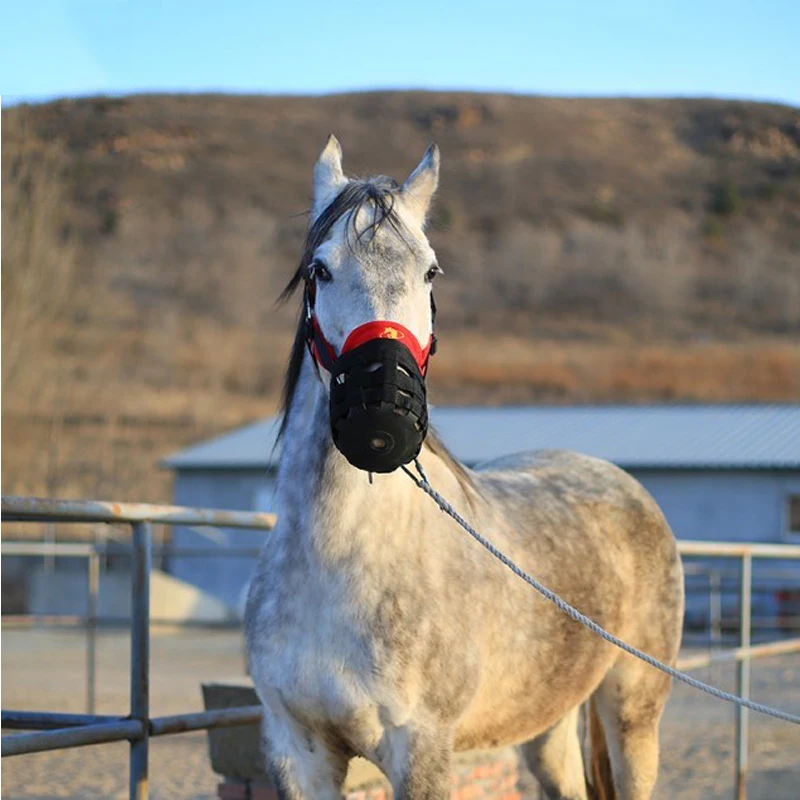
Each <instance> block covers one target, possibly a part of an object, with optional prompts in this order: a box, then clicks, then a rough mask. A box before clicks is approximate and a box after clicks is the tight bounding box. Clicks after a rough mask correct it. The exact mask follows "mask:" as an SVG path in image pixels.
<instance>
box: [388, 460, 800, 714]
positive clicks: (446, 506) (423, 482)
mask: <svg viewBox="0 0 800 800" xmlns="http://www.w3.org/2000/svg"><path fill="white" fill-rule="evenodd" d="M414 465H415V466H416V468H417V470H418V471H419V474H420V478H418V477H417V476H416V475H414V474H413V473H412V472H411V471H410V470H409V469H408V468H407V467H403V471H404V472H405V473H406V475H408V476H409V477H410V478H411V480H412V481H414V483H416V484H417V486H419V488H420V489H422V491H423V492H425V494H427V495H428V496H429V497H431V498H432V499H433V501H434V502H435V503H436V505H438V506H439V508H440V509H441V510H442V511H444V512H445V513H446V514H449V515H450V516H451V517H452V518H453V519H454V520H455V521H456V522H457V523H458V524H459V525H460V526H461V527H462V528H463V529H464V530H465V531H466V532H467V533H468V534H469V535H470V536H471V537H472V538H473V539H475V540H476V541H477V542H478V543H479V544H481V545H482V546H483V547H485V548H486V549H487V550H488V551H489V552H490V553H491V554H492V555H493V556H494V557H495V558H496V559H498V560H499V561H501V562H502V563H503V564H505V566H507V567H508V568H509V569H510V570H511V571H512V572H513V573H514V574H515V575H517V576H519V577H520V578H522V580H524V581H525V582H526V583H528V584H530V585H531V586H532V587H533V588H534V589H536V591H537V592H539V594H541V595H542V596H543V597H545V598H546V599H547V600H549V601H550V602H551V603H553V604H554V605H555V606H556V608H558V609H560V610H561V611H563V612H564V613H565V614H567V615H568V616H570V617H572V619H574V620H575V622H580V624H581V625H584V626H585V627H587V628H588V629H589V630H590V631H592V632H593V633H596V634H597V635H598V636H600V637H601V638H603V639H605V640H606V641H607V642H610V643H611V644H613V645H616V646H617V647H619V648H620V649H621V650H624V651H625V652H626V653H630V654H631V655H632V656H635V657H636V658H638V659H640V660H642V661H644V662H645V663H646V664H650V666H651V667H655V668H656V669H659V670H661V671H662V672H664V673H666V674H667V675H669V676H670V677H671V678H675V679H676V680H679V681H683V683H685V684H687V685H689V686H692V687H694V688H695V689H699V690H700V691H701V692H706V693H707V694H710V695H712V697H718V698H719V699H720V700H727V701H728V702H729V703H736V704H737V705H740V706H744V707H745V708H749V709H750V710H751V711H758V712H759V713H761V714H767V715H768V716H770V717H775V718H776V719H781V720H784V721H785V722H791V723H793V724H795V725H800V716H796V715H795V714H788V713H786V712H785V711H779V710H778V709H776V708H771V707H770V706H764V705H761V703H754V702H753V701H752V700H746V699H745V698H744V697H739V696H738V695H735V694H730V693H729V692H723V691H722V689H718V688H717V687H716V686H709V685H708V684H707V683H703V682H702V681H698V680H697V679H696V678H692V677H691V676H690V675H687V674H686V673H685V672H681V671H680V670H677V669H675V668H674V667H670V666H669V665H668V664H664V663H663V662H661V661H659V660H658V659H657V658H653V656H649V655H647V653H643V652H642V651H641V650H637V649H636V648H635V647H631V645H629V644H627V643H626V642H623V641H622V639H618V638H617V637H616V636H614V635H613V634H612V633H609V632H608V631H607V630H605V629H604V628H601V627H600V626H599V625H598V624H597V623H596V622H595V621H594V620H592V619H589V617H587V616H586V615H585V614H581V612H580V611H578V609H577V608H575V607H574V606H571V605H570V604H569V603H567V602H566V601H565V600H562V599H561V598H560V597H559V596H558V595H557V594H556V593H555V592H554V591H552V590H550V589H548V588H547V587H546V586H545V585H544V584H542V583H539V581H537V580H536V578H534V577H532V576H531V575H529V574H528V573H527V572H525V571H524V570H522V569H520V568H519V567H518V566H517V565H516V564H515V563H514V562H513V561H512V560H511V559H510V558H508V556H506V555H505V554H503V553H501V552H500V551H499V550H498V549H497V548H496V547H495V546H494V545H493V544H492V543H491V542H490V541H488V540H487V539H484V537H483V536H481V534H479V533H478V532H477V531H476V530H475V529H474V528H473V527H472V526H471V525H470V524H469V523H468V522H467V521H466V520H465V519H464V518H463V517H462V516H460V515H459V513H458V512H457V511H456V510H455V509H454V508H453V507H452V506H451V505H450V503H448V502H447V500H445V499H444V498H443V497H442V496H441V495H440V494H439V493H438V492H437V491H436V490H435V489H434V488H433V487H432V486H431V485H430V483H429V482H428V476H427V475H426V474H425V470H423V469H422V465H421V464H420V463H419V461H418V460H416V459H415V460H414Z"/></svg>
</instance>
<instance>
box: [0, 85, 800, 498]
mask: <svg viewBox="0 0 800 800" xmlns="http://www.w3.org/2000/svg"><path fill="white" fill-rule="evenodd" d="M798 120H799V117H798V113H797V111H796V110H795V109H791V108H786V107H782V106H771V105H761V104H752V103H735V102H717V101H649V100H648V101H638V100H557V99H551V98H525V97H513V98H512V97H507V96H500V95H468V94H441V93H431V94H424V93H384V94H366V95H347V96H339V97H328V98H313V99H310V98H228V97H202V96H194V97H136V98H125V99H119V100H108V99H89V100H81V101H62V102H58V103H52V104H48V105H44V106H40V107H35V108H24V107H23V108H16V109H11V110H8V111H4V112H3V127H4V130H3V133H4V141H3V232H4V234H5V235H4V237H3V302H4V304H3V344H2V346H3V378H4V380H3V421H4V423H5V425H4V426H3V445H4V447H3V490H4V491H5V492H19V493H38V494H44V493H46V494H50V495H55V494H59V495H65V496H76V495H89V496H98V495H103V496H112V495H114V496H117V497H125V498H136V499H147V500H151V501H164V500H168V499H169V498H170V480H169V475H168V474H166V473H164V472H161V471H158V470H156V469H155V467H154V464H155V463H156V461H157V460H158V459H160V458H161V457H163V456H164V455H166V454H168V453H170V452H171V451H173V450H175V449H177V448H179V447H182V446H184V445H188V444H190V443H192V442H195V441H197V440H199V439H202V438H205V437H208V436H211V435H214V434H217V433H219V432H222V431H224V430H228V429H230V428H232V427H235V426H236V425H239V424H241V423H243V422H246V421H249V420H251V419H254V418H257V417H260V416H263V415H265V414H269V413H271V412H273V411H274V410H275V408H276V406H277V402H278V394H279V391H280V384H281V380H282V372H283V365H284V359H285V354H286V353H287V352H288V346H289V339H290V336H291V332H292V329H293V323H294V314H295V310H294V309H293V308H285V309H275V308H274V306H273V300H274V298H275V297H276V296H277V294H278V293H279V291H280V288H281V287H282V285H283V283H284V281H285V278H286V276H287V275H288V274H289V273H290V271H291V268H292V264H293V262H294V260H295V257H296V255H297V253H298V252H299V248H300V242H301V238H302V235H303V231H304V226H305V220H304V218H303V217H302V213H301V212H302V211H303V210H304V209H305V208H306V206H307V203H308V185H309V176H310V167H311V163H312V161H313V159H314V157H315V156H316V153H317V151H318V149H319V147H320V146H321V143H322V142H323V141H324V138H325V134H326V133H327V131H328V130H330V129H331V128H334V129H335V130H336V131H337V132H338V133H339V134H340V137H341V139H342V141H343V142H344V143H345V150H346V166H347V168H348V170H350V171H351V172H353V173H356V174H372V173H375V172H376V171H386V172H388V173H389V174H394V175H396V176H397V177H403V175H404V174H405V172H407V170H408V169H410V168H411V166H412V165H413V164H414V163H415V162H416V160H417V159H418V158H419V155H420V154H421V153H422V151H423V150H424V147H425V145H426V144H427V142H428V141H429V140H430V139H432V138H436V139H437V140H438V141H439V143H440V145H441V147H442V151H443V154H444V167H443V176H442V190H441V196H440V198H439V202H438V209H437V216H436V220H435V224H434V230H433V232H432V241H433V244H434V245H435V247H436V249H437V252H438V254H439V260H440V262H441V263H442V264H443V266H444V268H445V271H446V273H447V277H446V278H445V279H443V280H442V282H441V283H440V284H439V285H438V288H437V300H438V304H439V309H440V323H441V324H440V339H441V343H442V347H441V353H440V355H438V356H437V358H436V360H435V362H434V365H433V368H432V378H431V382H432V397H433V399H434V401H435V402H438V403H503V402H528V401H539V402H559V403H561V402H563V403H567V402H580V403H589V402H648V401H679V400H685V401H701V402H706V401H722V402H733V401H745V400H748V401H750V400H752V401H789V400H796V399H797V398H798V396H800V384H799V381H800V350H799V349H798V344H797V342H798V339H800V236H799V235H798V231H800V133H798V131H800V125H798ZM723 178H724V179H725V180H727V181H729V182H730V183H731V185H732V186H735V188H736V191H737V192H738V193H739V196H740V199H741V202H740V203H739V204H738V205H737V213H735V214H731V215H728V216H722V215H719V214H716V215H715V214H712V213H711V212H709V209H708V203H709V197H710V196H711V194H710V193H711V192H712V191H713V189H714V187H715V186H718V185H719V182H720V181H721V180H722V179H723ZM298 215H299V216H298ZM7 368H8V369H9V370H11V371H7ZM11 368H13V369H11Z"/></svg>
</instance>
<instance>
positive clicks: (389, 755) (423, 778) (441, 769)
mask: <svg viewBox="0 0 800 800" xmlns="http://www.w3.org/2000/svg"><path fill="white" fill-rule="evenodd" d="M381 750H382V751H383V757H382V758H381V768H382V769H383V771H384V772H385V773H386V774H387V775H388V776H389V779H390V780H391V782H392V788H393V789H394V797H395V800H447V798H448V797H450V772H451V767H452V760H453V732H452V731H451V730H439V729H435V728H434V729H428V728H416V727H414V728H412V727H411V726H402V727H398V728H394V729H392V730H390V731H387V733H386V737H385V747H382V748H381Z"/></svg>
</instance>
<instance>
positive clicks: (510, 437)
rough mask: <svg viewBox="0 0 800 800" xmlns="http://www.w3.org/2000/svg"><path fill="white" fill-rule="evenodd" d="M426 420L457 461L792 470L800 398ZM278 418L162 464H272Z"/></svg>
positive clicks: (478, 411) (438, 413)
mask: <svg viewBox="0 0 800 800" xmlns="http://www.w3.org/2000/svg"><path fill="white" fill-rule="evenodd" d="M431 420H432V423H433V425H434V426H435V427H436V429H437V430H438V431H439V433H440V434H441V436H442V438H443V439H444V441H445V443H446V444H447V446H448V447H449V448H450V449H451V450H452V452H453V454H454V455H455V456H456V457H457V458H459V459H460V460H461V461H463V462H465V463H466V464H477V463H479V462H481V461H486V460H488V459H492V458H496V457H499V456H502V455H508V454H511V453H519V452H522V451H527V450H541V449H548V448H556V449H562V450H575V451H578V452H581V453H586V454H588V455H594V456H600V457H601V458H606V459H608V460H609V461H613V462H614V463H616V464H618V465H619V466H621V467H626V468H639V469H646V468H651V469H790V470H796V469H800V404H797V405H726V406H688V405H664V406H501V407H491V408H488V407H487V408H479V407H432V408H431ZM277 422H278V420H277V418H276V417H271V418H269V419H265V420H262V421H260V422H255V423H253V424H251V425H247V426H245V427H243V428H239V429H237V430H235V431H233V432H232V433H228V434H226V435H223V436H220V437H218V438H216V439H212V440H210V441H208V442H203V443H201V444H198V445H196V446H194V447H190V448H188V449H187V450H183V451H181V452H179V453H176V454H175V455H173V456H171V457H169V458H167V459H166V460H165V461H164V462H163V463H164V465H165V466H167V467H170V468H172V469H178V470H182V469H259V470H261V469H267V468H270V467H274V466H275V465H276V464H277V459H278V456H279V455H280V447H275V446H274V445H275V438H276V435H277V431H278V424H277Z"/></svg>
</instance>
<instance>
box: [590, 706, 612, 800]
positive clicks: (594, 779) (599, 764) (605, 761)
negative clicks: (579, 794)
mask: <svg viewBox="0 0 800 800" xmlns="http://www.w3.org/2000/svg"><path fill="white" fill-rule="evenodd" d="M588 705H589V742H590V745H591V749H590V759H591V762H590V770H589V771H590V775H591V786H590V793H591V797H592V800H615V798H616V797H617V793H616V791H615V790H614V779H613V777H612V774H611V761H610V759H609V756H608V743H607V742H606V735H605V731H604V730H603V725H602V723H601V722H600V716H599V714H598V713H597V702H596V701H595V700H594V699H593V698H591V699H590V700H589V703H588Z"/></svg>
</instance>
